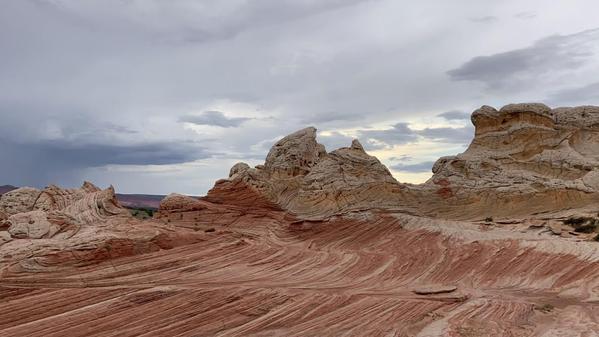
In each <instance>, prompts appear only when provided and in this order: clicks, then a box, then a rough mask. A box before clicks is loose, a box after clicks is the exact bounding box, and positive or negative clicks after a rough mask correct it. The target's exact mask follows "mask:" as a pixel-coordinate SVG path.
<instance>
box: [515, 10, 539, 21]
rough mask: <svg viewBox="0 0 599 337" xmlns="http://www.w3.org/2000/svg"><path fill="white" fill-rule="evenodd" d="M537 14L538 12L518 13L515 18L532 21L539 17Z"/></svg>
mask: <svg viewBox="0 0 599 337" xmlns="http://www.w3.org/2000/svg"><path fill="white" fill-rule="evenodd" d="M537 15H538V14H537V13H536V12H520V13H516V14H515V15H514V17H515V18H517V19H522V20H531V19H534V18H536V17H537Z"/></svg>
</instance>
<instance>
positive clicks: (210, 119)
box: [179, 111, 251, 128]
mask: <svg viewBox="0 0 599 337" xmlns="http://www.w3.org/2000/svg"><path fill="white" fill-rule="evenodd" d="M179 120H180V121H181V122H185V123H192V124H196V125H212V126H220V127H223V128H232V127H238V126H240V125H241V124H242V123H244V122H246V121H249V120H251V118H246V117H234V118H233V117H227V116H225V114H224V113H222V112H220V111H204V112H202V113H201V114H199V115H187V116H183V117H181V118H180V119H179Z"/></svg>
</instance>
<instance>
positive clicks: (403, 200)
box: [205, 103, 599, 219]
mask: <svg viewBox="0 0 599 337" xmlns="http://www.w3.org/2000/svg"><path fill="white" fill-rule="evenodd" d="M472 123H473V124H474V126H475V135H474V139H473V141H472V143H471V144H470V146H469V147H468V149H467V150H466V151H465V152H464V153H461V154H458V155H455V156H449V157H443V158H440V159H439V160H438V161H437V162H436V163H435V165H434V167H433V177H432V178H431V179H430V180H429V181H427V182H426V183H424V184H421V185H411V184H401V183H399V182H397V181H396V180H395V179H394V178H393V176H392V175H391V173H390V172H389V170H388V169H387V168H386V167H385V166H384V165H383V164H382V163H381V162H380V161H379V160H378V159H376V158H375V157H372V156H370V155H368V154H367V153H366V152H365V151H364V148H363V147H362V145H361V144H360V143H359V141H358V140H354V142H353V143H352V145H351V146H349V147H345V148H341V149H338V150H334V151H332V152H329V153H327V152H326V151H325V150H324V146H322V145H321V144H319V143H318V142H317V140H316V129H315V128H313V127H309V128H306V129H303V130H300V131H297V132H295V133H293V134H291V135H289V136H287V137H284V138H283V139H281V140H280V141H279V142H277V143H276V144H275V145H274V146H273V147H272V149H271V150H270V152H269V153H268V155H267V157H266V161H265V163H264V165H258V166H256V167H255V168H251V167H249V166H248V165H247V164H245V163H238V164H236V165H235V166H233V168H231V172H230V175H229V178H228V179H224V180H220V181H218V182H217V184H216V185H215V186H214V188H213V189H212V190H211V191H209V193H208V195H207V197H206V198H205V200H207V201H211V202H216V203H230V204H237V205H243V206H246V207H254V206H266V205H268V206H270V207H276V208H280V209H283V210H286V211H288V212H290V213H292V214H294V215H297V216H298V217H300V218H303V219H324V218H326V217H328V216H331V215H334V214H342V213H347V212H350V211H352V210H364V209H375V208H376V209H390V210H403V211H405V212H409V213H415V214H420V215H428V216H433V217H435V216H441V217H446V218H462V219H464V218H470V219H472V218H480V217H483V218H484V217H488V216H514V215H526V214H532V213H535V212H545V211H552V210H556V209H563V208H568V207H578V206H581V205H583V204H590V203H593V202H596V201H597V200H598V194H597V193H598V191H599V107H592V106H583V107H575V108H557V109H550V108H549V107H547V106H546V105H544V104H534V103H526V104H510V105H507V106H504V107H503V108H501V109H500V110H497V109H495V108H492V107H490V106H483V107H481V108H480V109H477V110H476V111H474V113H473V114H472Z"/></svg>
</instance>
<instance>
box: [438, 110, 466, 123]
mask: <svg viewBox="0 0 599 337" xmlns="http://www.w3.org/2000/svg"><path fill="white" fill-rule="evenodd" d="M437 117H441V118H443V119H445V120H448V121H463V120H469V119H470V114H469V113H467V112H463V111H457V110H452V111H446V112H442V113H440V114H438V115H437Z"/></svg>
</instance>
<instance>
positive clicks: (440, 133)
mask: <svg viewBox="0 0 599 337" xmlns="http://www.w3.org/2000/svg"><path fill="white" fill-rule="evenodd" d="M359 135H360V138H361V139H366V140H367V142H366V145H365V147H367V148H368V147H370V149H372V150H376V149H380V148H384V147H391V146H393V145H401V144H407V143H412V142H416V141H418V140H420V139H422V138H424V139H428V140H433V141H435V142H439V143H451V144H469V143H470V141H471V140H472V138H473V136H474V128H473V127H472V126H471V125H468V126H464V127H459V128H450V127H440V128H426V129H422V130H414V129H412V128H411V127H410V126H409V125H408V124H407V123H397V124H395V125H393V127H392V128H391V129H386V130H362V131H359Z"/></svg>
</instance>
